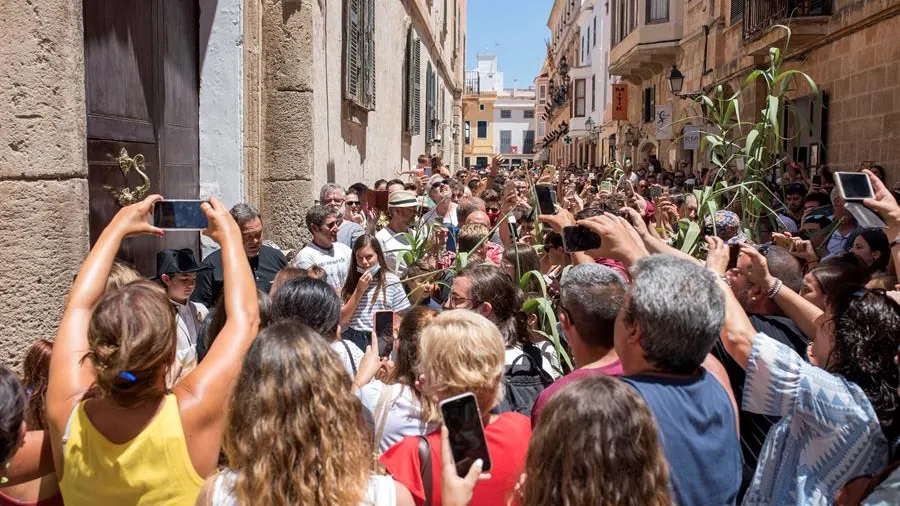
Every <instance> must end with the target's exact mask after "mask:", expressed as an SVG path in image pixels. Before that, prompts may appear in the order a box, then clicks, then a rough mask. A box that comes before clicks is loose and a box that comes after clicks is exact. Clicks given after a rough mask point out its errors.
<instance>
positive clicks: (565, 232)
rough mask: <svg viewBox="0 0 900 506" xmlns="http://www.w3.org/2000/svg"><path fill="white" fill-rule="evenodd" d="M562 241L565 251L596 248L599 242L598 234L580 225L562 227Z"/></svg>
mask: <svg viewBox="0 0 900 506" xmlns="http://www.w3.org/2000/svg"><path fill="white" fill-rule="evenodd" d="M562 241H563V250H564V251H565V252H566V253H574V252H578V251H587V250H591V249H597V248H599V247H600V243H601V240H600V236H599V235H597V234H595V233H594V232H592V231H591V230H590V229H588V228H587V227H584V226H582V225H575V226H571V227H563V229H562Z"/></svg>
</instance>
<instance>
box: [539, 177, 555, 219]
mask: <svg viewBox="0 0 900 506" xmlns="http://www.w3.org/2000/svg"><path fill="white" fill-rule="evenodd" d="M534 192H535V193H536V194H537V200H538V207H540V209H541V214H556V190H554V189H553V187H551V186H548V185H543V184H539V185H535V187H534Z"/></svg>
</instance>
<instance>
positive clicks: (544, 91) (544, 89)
mask: <svg viewBox="0 0 900 506" xmlns="http://www.w3.org/2000/svg"><path fill="white" fill-rule="evenodd" d="M538 100H539V101H540V103H542V104H543V103H544V102H545V101H546V100H547V86H545V85H543V84H542V85H541V91H540V94H539V95H538Z"/></svg>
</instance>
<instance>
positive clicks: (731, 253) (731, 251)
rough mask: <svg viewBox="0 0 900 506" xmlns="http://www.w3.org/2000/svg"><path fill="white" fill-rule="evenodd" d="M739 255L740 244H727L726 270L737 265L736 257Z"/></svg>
mask: <svg viewBox="0 0 900 506" xmlns="http://www.w3.org/2000/svg"><path fill="white" fill-rule="evenodd" d="M739 256H741V246H740V245H739V244H732V245H730V246H728V266H727V267H726V269H727V270H729V271H730V270H731V269H734V268H735V267H737V263H738V257H739Z"/></svg>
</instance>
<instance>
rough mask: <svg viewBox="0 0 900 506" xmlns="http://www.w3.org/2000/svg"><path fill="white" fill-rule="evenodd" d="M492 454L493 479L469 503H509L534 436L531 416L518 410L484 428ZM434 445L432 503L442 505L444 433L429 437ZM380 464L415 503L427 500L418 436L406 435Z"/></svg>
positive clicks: (486, 505) (482, 484)
mask: <svg viewBox="0 0 900 506" xmlns="http://www.w3.org/2000/svg"><path fill="white" fill-rule="evenodd" d="M484 436H485V439H486V440H487V446H488V452H489V453H490V456H491V466H492V467H491V470H490V473H491V479H490V480H487V481H479V482H478V484H477V485H475V493H474V494H473V496H472V501H471V502H470V503H469V506H497V505H503V504H507V503H508V500H507V499H508V497H509V496H510V494H511V493H512V491H513V490H514V489H515V486H516V483H518V482H519V476H520V475H521V474H522V470H523V469H524V468H525V455H526V454H527V452H528V442H529V440H530V439H531V424H530V422H529V421H528V417H526V416H524V415H520V414H519V413H503V414H501V415H499V416H498V417H497V420H496V421H494V422H493V423H491V424H489V425H488V426H486V427H485V428H484ZM426 438H427V439H428V446H429V447H430V448H431V495H432V497H431V504H432V506H441V505H442V501H441V433H440V431H435V432H432V433H431V434H428V436H426ZM381 463H382V464H383V465H384V467H385V469H386V470H387V472H388V473H390V475H391V476H393V478H394V480H396V481H398V482H400V483H402V484H403V486H405V487H406V488H407V489H409V492H410V493H411V494H412V496H413V499H414V500H415V502H416V506H421V505H422V504H424V503H425V489H424V488H423V486H422V476H421V466H420V465H419V438H418V437H415V436H407V437H404V438H403V439H401V440H400V442H399V443H397V444H395V445H394V446H392V447H391V448H390V449H388V451H386V452H385V453H384V455H382V456H381Z"/></svg>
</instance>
